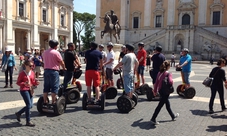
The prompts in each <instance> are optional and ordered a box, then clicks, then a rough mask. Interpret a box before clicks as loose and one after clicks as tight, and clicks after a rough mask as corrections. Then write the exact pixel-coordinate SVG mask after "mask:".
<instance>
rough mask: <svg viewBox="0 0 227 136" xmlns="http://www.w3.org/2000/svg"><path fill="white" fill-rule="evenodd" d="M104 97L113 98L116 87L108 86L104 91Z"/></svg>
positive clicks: (115, 93) (115, 94)
mask: <svg viewBox="0 0 227 136" xmlns="http://www.w3.org/2000/svg"><path fill="white" fill-rule="evenodd" d="M105 94H106V99H114V98H115V97H116V96H117V88H116V87H113V86H112V87H108V88H107V89H106V91H105Z"/></svg>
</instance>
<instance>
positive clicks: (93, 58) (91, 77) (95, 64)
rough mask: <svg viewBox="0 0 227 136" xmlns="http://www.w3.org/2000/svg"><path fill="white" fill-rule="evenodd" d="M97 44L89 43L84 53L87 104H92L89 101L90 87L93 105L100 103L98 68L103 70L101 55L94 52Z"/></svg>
mask: <svg viewBox="0 0 227 136" xmlns="http://www.w3.org/2000/svg"><path fill="white" fill-rule="evenodd" d="M97 47H98V44H97V43H95V42H91V43H90V50H88V51H86V53H85V62H86V72H85V82H86V86H87V95H88V103H93V101H92V99H91V86H92V82H93V86H94V88H95V94H96V95H95V103H100V99H99V86H100V75H99V71H98V70H99V67H100V68H103V60H102V54H101V52H100V51H98V50H96V49H97Z"/></svg>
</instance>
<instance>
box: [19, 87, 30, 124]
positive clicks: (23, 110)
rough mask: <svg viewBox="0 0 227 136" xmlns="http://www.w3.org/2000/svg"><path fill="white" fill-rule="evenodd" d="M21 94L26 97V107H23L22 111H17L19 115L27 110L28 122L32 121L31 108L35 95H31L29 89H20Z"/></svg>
mask: <svg viewBox="0 0 227 136" xmlns="http://www.w3.org/2000/svg"><path fill="white" fill-rule="evenodd" d="M20 94H21V96H22V97H23V99H24V103H25V105H26V106H25V107H24V108H22V109H21V110H20V111H18V112H17V113H18V114H19V115H21V114H22V113H24V112H25V116H26V122H29V121H30V109H31V108H32V105H33V97H32V96H31V95H30V92H29V91H20Z"/></svg>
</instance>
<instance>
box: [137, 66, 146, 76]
mask: <svg viewBox="0 0 227 136" xmlns="http://www.w3.org/2000/svg"><path fill="white" fill-rule="evenodd" d="M144 69H145V66H142V65H140V66H139V67H138V70H137V72H138V74H140V75H144Z"/></svg>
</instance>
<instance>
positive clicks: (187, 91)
mask: <svg viewBox="0 0 227 136" xmlns="http://www.w3.org/2000/svg"><path fill="white" fill-rule="evenodd" d="M195 94H196V91H195V88H194V87H189V88H187V89H185V92H184V95H185V97H186V98H188V99H192V98H193V97H194V96H195Z"/></svg>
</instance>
